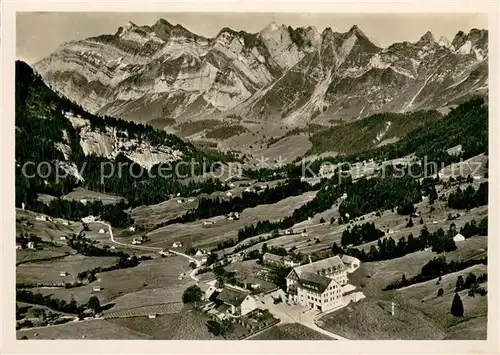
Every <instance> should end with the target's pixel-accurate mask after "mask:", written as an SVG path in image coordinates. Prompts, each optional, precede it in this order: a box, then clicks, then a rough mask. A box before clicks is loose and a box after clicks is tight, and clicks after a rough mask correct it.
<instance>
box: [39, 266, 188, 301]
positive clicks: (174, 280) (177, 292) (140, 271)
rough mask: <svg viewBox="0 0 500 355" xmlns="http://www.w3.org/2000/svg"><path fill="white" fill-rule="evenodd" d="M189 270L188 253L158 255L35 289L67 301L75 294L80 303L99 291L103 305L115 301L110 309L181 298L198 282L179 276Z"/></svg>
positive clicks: (98, 295)
mask: <svg viewBox="0 0 500 355" xmlns="http://www.w3.org/2000/svg"><path fill="white" fill-rule="evenodd" d="M189 272H190V268H189V261H188V260H187V259H186V258H184V257H180V256H176V257H168V258H158V259H153V260H146V261H143V262H141V264H139V265H138V266H136V267H133V268H127V269H120V270H113V271H108V272H103V273H100V274H97V275H96V276H97V280H96V281H94V282H92V283H90V284H88V285H84V286H80V287H74V288H70V289H65V288H58V289H48V288H37V289H33V292H40V293H42V294H51V295H53V297H54V298H58V299H63V300H65V301H67V302H69V301H70V300H71V298H74V299H75V300H76V301H77V302H78V303H79V304H81V303H86V302H87V301H88V299H89V298H90V297H91V296H92V295H94V294H95V295H96V296H97V297H98V298H99V301H100V302H101V305H105V304H108V303H113V304H114V306H113V308H110V311H115V310H123V309H127V308H134V307H140V306H147V305H157V304H160V303H169V302H179V301H180V300H181V297H182V293H183V292H184V290H185V289H186V288H187V287H188V286H190V285H192V284H194V283H195V281H194V280H192V279H190V278H189V276H185V277H183V278H182V280H178V277H179V275H180V274H181V273H186V275H187V274H189ZM97 285H98V286H101V287H102V290H101V291H99V292H94V291H92V288H93V286H97ZM125 296H126V297H125ZM122 297H123V298H122ZM114 307H116V308H114Z"/></svg>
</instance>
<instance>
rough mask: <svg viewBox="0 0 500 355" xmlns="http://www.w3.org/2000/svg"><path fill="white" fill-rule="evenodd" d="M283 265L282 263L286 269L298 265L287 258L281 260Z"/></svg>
mask: <svg viewBox="0 0 500 355" xmlns="http://www.w3.org/2000/svg"><path fill="white" fill-rule="evenodd" d="M283 263H284V265H285V266H286V267H295V266H299V265H300V263H299V262H295V261H293V260H292V259H290V258H289V257H285V258H283Z"/></svg>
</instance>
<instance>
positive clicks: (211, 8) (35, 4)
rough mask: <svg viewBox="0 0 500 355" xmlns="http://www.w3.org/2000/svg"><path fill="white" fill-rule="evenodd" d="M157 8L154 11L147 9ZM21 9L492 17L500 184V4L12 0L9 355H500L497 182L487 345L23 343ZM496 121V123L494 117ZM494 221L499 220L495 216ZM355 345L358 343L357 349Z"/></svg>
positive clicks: (4, 26) (5, 299)
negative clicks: (18, 105)
mask: <svg viewBox="0 0 500 355" xmlns="http://www.w3.org/2000/svg"><path fill="white" fill-rule="evenodd" d="M147 5H149V7H148V6H147ZM18 11H29V12H32V11H86V12H106V11H111V12H311V13H314V12H321V13H325V12H336V13H347V12H351V13H356V12H358V13H403V12H404V13H412V12H418V13H426V12H441V13H458V12H460V13H469V12H481V13H482V12H485V13H488V25H489V26H488V27H489V28H488V30H489V95H490V99H489V107H490V111H489V115H490V126H489V127H490V131H489V160H490V164H489V169H490V171H489V176H490V180H493V181H497V180H498V179H499V176H498V174H499V170H498V164H499V160H498V157H499V145H498V144H495V143H496V141H495V137H494V136H493V132H500V121H499V120H498V118H499V110H498V97H499V90H498V45H499V37H498V3H497V1H494V0H492V1H477V0H476V1H465V0H453V1H446V2H437V1H432V0H431V1H427V0H426V1H391V2H379V1H367V0H364V1H363V0H357V1H346V0H345V1H336V2H334V1H328V2H326V1H321V2H319V1H314V2H308V1H307V0H304V1H300V2H299V1H295V2H293V3H292V2H287V1H273V2H264V1H259V0H254V1H250V0H239V1H237V2H236V1H218V2H209V1H195V0H184V1H182V2H181V1H177V2H172V1H163V2H157V1H151V0H145V1H142V2H133V1H126V0H121V1H116V2H115V1H113V2H111V1H108V2H104V1H103V2H101V1H98V0H92V1H88V2H79V1H65V2H47V1H25V2H16V1H9V0H4V1H3V3H2V11H1V16H2V18H1V20H2V21H1V31H2V32H1V34H2V36H1V45H2V61H1V63H2V68H1V73H0V78H1V79H2V95H1V99H2V101H1V106H0V107H1V108H2V117H1V122H2V130H1V133H0V134H1V140H0V142H1V143H0V144H1V145H2V147H1V149H0V151H1V156H2V168H3V174H1V175H0V181H1V183H0V186H1V197H0V201H1V202H0V203H1V213H0V220H1V230H0V231H1V238H0V243H1V250H2V257H1V265H2V272H1V280H2V281H1V282H2V283H1V285H2V293H1V301H2V307H1V310H2V312H1V314H2V327H1V329H2V333H1V335H2V341H1V343H0V346H1V350H2V351H1V352H2V353H4V354H28V353H44V354H51V353H52V354H55V353H57V354H61V353H62V354H66V353H70V352H72V353H75V354H76V353H78V354H91V353H107V354H114V353H120V354H135V353H141V354H142V353H166V352H168V353H176V354H197V353H207V354H233V353H239V354H253V353H276V354H300V353H309V354H313V353H314V354H328V353H343V354H354V353H371V354H388V353H398V354H415V353H427V354H431V353H435V354H437V353H439V354H498V353H499V348H500V346H499V338H498V335H499V334H500V332H499V326H498V325H499V319H500V314H499V304H500V302H499V301H500V298H499V290H498V285H499V246H500V243H499V237H498V236H497V235H496V234H495V233H494V231H497V230H500V228H499V227H500V225H499V224H500V223H499V220H497V219H496V218H494V217H495V216H498V208H499V207H498V203H496V202H497V201H498V198H499V197H500V196H499V185H496V184H490V190H489V201H490V207H489V236H490V238H489V240H488V259H489V260H488V273H489V275H488V286H489V287H488V295H487V297H488V339H487V340H485V341H454V340H447V341H383V340H377V341H356V343H355V345H354V344H353V343H352V342H350V341H217V340H213V341H173V340H172V341H161V340H158V341H142V340H128V341H123V340H122V341H120V340H93V341H89V340H81V341H78V340H61V341H40V340H29V341H21V340H15V316H14V311H13V309H14V304H15V288H14V284H15V255H14V253H12V252H11V251H13V250H15V249H14V238H12V236H13V235H14V234H15V210H14V208H13V206H14V189H13V187H14V147H15V144H14V134H13V132H14V90H13V88H14V61H15V58H16V55H15V53H16V41H15V33H16V27H15V26H16V24H15V23H16V12H18ZM492 118H495V119H492ZM492 217H493V218H492ZM353 345H354V346H353Z"/></svg>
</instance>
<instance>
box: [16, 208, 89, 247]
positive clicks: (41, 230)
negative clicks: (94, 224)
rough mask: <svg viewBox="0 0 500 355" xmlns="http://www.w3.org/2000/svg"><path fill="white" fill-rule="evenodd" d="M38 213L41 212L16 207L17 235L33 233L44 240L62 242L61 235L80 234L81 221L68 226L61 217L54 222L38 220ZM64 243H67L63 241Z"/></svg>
mask: <svg viewBox="0 0 500 355" xmlns="http://www.w3.org/2000/svg"><path fill="white" fill-rule="evenodd" d="M38 215H41V214H39V213H35V212H31V211H27V210H24V211H23V210H21V209H19V208H16V236H19V235H20V234H21V233H28V234H31V233H32V234H35V235H36V236H37V237H40V238H42V240H44V241H53V242H55V243H61V241H60V239H59V238H60V237H67V236H68V235H71V234H78V233H79V232H80V231H81V230H82V224H81V223H80V222H71V223H70V224H69V225H67V226H66V225H64V224H63V220H62V219H60V218H54V219H53V221H52V222H51V221H48V220H47V221H37V220H36V217H37V216H38ZM63 244H66V243H65V242H63Z"/></svg>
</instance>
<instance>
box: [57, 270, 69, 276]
mask: <svg viewBox="0 0 500 355" xmlns="http://www.w3.org/2000/svg"><path fill="white" fill-rule="evenodd" d="M59 276H61V277H66V276H68V273H67V272H66V271H61V272H60V273H59Z"/></svg>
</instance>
